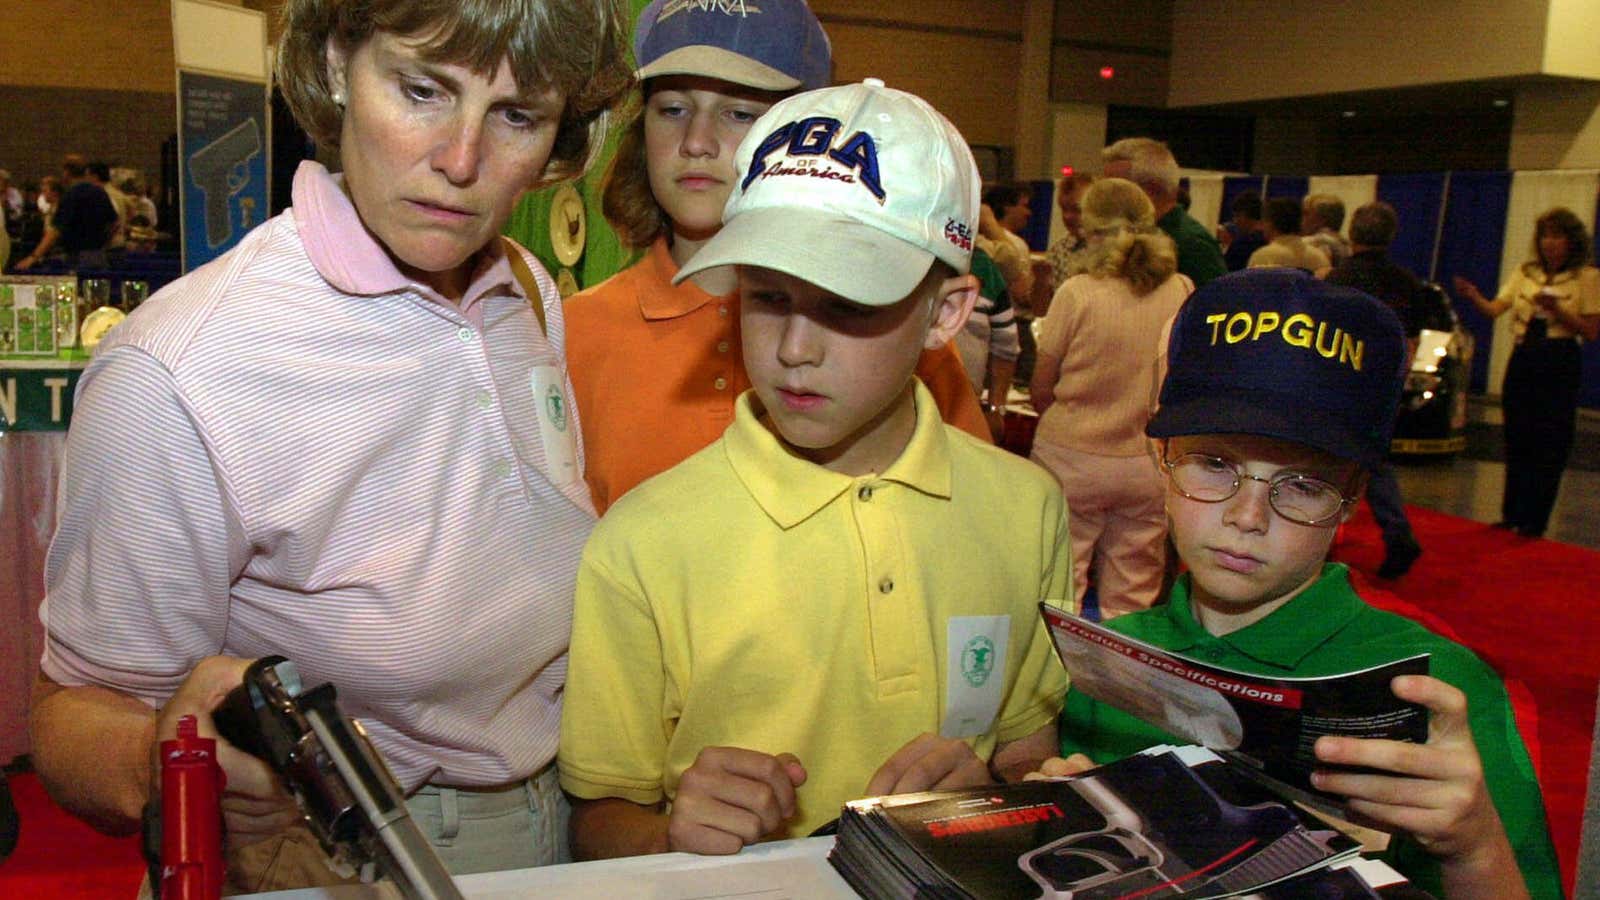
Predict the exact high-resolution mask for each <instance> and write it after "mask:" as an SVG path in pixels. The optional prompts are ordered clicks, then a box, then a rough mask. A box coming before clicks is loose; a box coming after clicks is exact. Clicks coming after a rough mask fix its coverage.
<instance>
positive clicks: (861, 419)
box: [560, 80, 1071, 857]
mask: <svg viewBox="0 0 1600 900" xmlns="http://www.w3.org/2000/svg"><path fill="white" fill-rule="evenodd" d="M738 170H739V172H740V173H741V181H740V183H739V185H737V187H736V188H735V190H734V192H733V194H732V196H731V198H730V200H729V202H728V205H727V208H726V210H725V211H724V213H723V220H724V222H725V225H724V227H723V228H722V230H721V231H720V232H718V234H717V235H716V236H715V237H714V238H712V239H711V241H710V242H709V243H708V244H707V245H706V246H705V247H704V248H702V249H701V251H700V252H699V254H698V255H696V256H695V257H694V258H693V259H692V260H690V262H689V264H688V265H687V266H685V267H684V269H683V270H682V272H681V273H680V274H679V276H678V277H679V278H684V277H687V276H689V275H691V274H693V273H694V272H696V271H699V270H701V269H705V268H709V267H712V266H724V265H733V266H736V267H737V271H738V280H739V291H740V304H741V336H742V340H743V342H744V359H745V365H746V367H747V368H748V370H749V374H750V380H751V383H752V385H753V389H752V390H750V391H748V392H746V393H745V394H744V395H743V396H742V397H740V399H739V403H738V408H737V411H736V414H735V420H734V422H733V424H732V425H730V426H729V428H728V430H727V431H726V432H725V433H724V434H723V436H722V438H721V439H719V440H718V441H717V442H716V443H714V444H712V445H711V446H710V447H708V448H706V449H705V450H703V451H701V452H700V453H698V454H696V455H694V456H692V457H690V458H689V459H687V460H685V461H684V462H683V463H681V464H680V465H678V466H676V467H674V468H673V469H671V470H669V471H667V472H666V473H663V474H662V475H660V476H658V477H656V478H654V479H652V480H650V481H647V482H645V483H644V484H643V485H641V486H640V487H638V488H637V489H635V490H634V491H632V492H630V493H629V494H628V495H626V496H624V497H623V498H622V499H621V501H620V502H618V503H617V504H616V505H615V506H613V507H612V508H611V510H610V511H609V512H608V513H607V515H606V516H605V518H604V519H603V520H602V521H601V522H600V525H599V527H598V528H597V529H596V530H595V533H594V535H593V537H592V538H591V539H590V542H589V544H588V546H587V547H586V548H585V550H584V557H583V563H582V565H581V567H580V570H579V575H578V595H577V609H576V613H575V618H574V622H573V635H572V650H571V668H570V671H569V675H568V680H567V690H566V700H565V703H566V708H565V712H564V714H563V719H562V728H561V749H560V769H561V784H562V787H563V788H565V789H566V790H567V792H568V793H569V794H570V795H571V796H572V797H573V798H575V804H574V809H573V839H574V852H575V854H576V855H578V856H580V857H601V856H622V855H630V854H637V853H650V852H660V851H666V850H688V851H694V852H700V853H733V852H737V851H738V850H739V849H740V848H741V847H743V846H744V845H746V844H750V843H754V842H756V841H760V840H767V839H772V838H780V837H799V836H804V835H805V834H807V833H809V832H810V831H811V830H812V829H814V828H816V827H817V826H819V825H822V824H823V823H825V822H827V821H829V820H831V819H833V818H834V817H836V816H837V815H838V814H839V809H840V807H841V805H843V803H844V802H846V801H848V800H850V799H853V798H856V797H861V796H869V795H875V794H884V793H897V792H904V791H918V790H926V789H932V788H952V787H969V786H973V785H978V784H985V783H990V782H992V781H993V780H994V779H995V778H996V777H1012V776H1016V777H1020V775H1021V774H1022V773H1025V772H1027V771H1029V770H1030V769H1031V768H1033V767H1034V764H1036V763H1037V762H1039V761H1040V760H1042V759H1044V758H1045V757H1047V756H1050V755H1051V754H1052V751H1053V750H1054V748H1055V737H1056V731H1055V724H1054V716H1055V713H1056V712H1057V711H1058V710H1059V708H1060V705H1061V698H1062V696H1063V694H1064V692H1065V690H1066V681H1065V676H1064V674H1063V672H1062V671H1061V667H1060V665H1059V664H1058V663H1057V662H1056V661H1055V659H1054V658H1053V656H1052V652H1051V648H1050V644H1049V641H1048V638H1047V637H1046V636H1045V634H1044V631H1043V629H1042V628H1041V626H1040V623H1039V620H1038V615H1037V612H1036V610H1035V604H1036V602H1037V601H1038V600H1040V599H1044V598H1054V599H1056V600H1057V601H1058V602H1068V601H1070V597H1071V593H1070V590H1068V584H1069V581H1070V576H1071V563H1070V559H1069V549H1068V547H1069V544H1068V541H1067V527H1066V520H1065V516H1064V513H1065V509H1064V504H1063V501H1062V497H1061V491H1060V489H1059V488H1058V487H1057V486H1056V484H1055V482H1054V481H1053V480H1052V479H1051V478H1050V476H1049V475H1048V474H1047V473H1045V472H1044V471H1043V470H1042V469H1039V468H1037V467H1035V466H1033V465H1032V464H1031V463H1028V462H1026V461H1025V460H1022V459H1020V458H1017V457H1014V456H1011V455H1009V454H1006V453H1005V452H1003V451H1000V450H997V449H996V448H994V447H992V446H989V445H987V444H984V443H982V442H980V441H977V440H975V439H973V438H971V437H970V436H968V435H966V434H964V433H962V432H960V431H957V430H955V429H951V428H949V427H947V426H945V425H944V424H943V423H942V422H941V421H940V417H939V413H938V410H937V409H935V407H934V405H933V401H932V399H931V397H930V396H929V394H928V391H927V389H926V388H925V387H923V386H922V385H921V383H920V382H918V381H917V380H916V379H915V378H914V377H913V374H912V373H913V369H914V368H915V366H916V362H917V358H918V357H919V355H920V354H921V353H922V351H923V349H924V348H928V347H938V346H940V345H941V344H943V343H944V342H946V341H948V340H950V338H951V337H952V336H953V335H954V334H955V333H956V332H958V331H959V330H960V329H961V327H962V324H963V323H964V322H965V320H966V317H967V315H968V314H969V313H970V312H971V309H972V305H973V302H974V300H975V298H976V294H977V284H976V282H975V280H974V279H973V278H972V277H971V276H970V275H968V274H967V270H968V265H969V261H970V258H971V247H972V235H973V233H974V231H975V229H976V227H977V218H978V191H979V184H978V174H977V167H976V166H975V164H974V163H973V160H972V155H971V152H970V151H969V150H968V149H967V146H966V143H965V141H964V140H963V139H962V138H961V135H960V134H959V133H958V132H957V131H956V130H955V128H954V126H952V125H951V124H950V123H949V122H948V121H946V120H945V118H944V117H943V116H941V115H939V113H938V112H936V111H935V110H934V109H933V108H932V107H930V106H928V104H926V103H925V102H923V101H922V100H920V99H918V98H916V97H914V96H912V95H910V94H906V93H903V92H901V91H896V90H891V89H889V88H886V87H884V86H883V84H882V83H881V82H877V81H873V80H869V81H867V82H865V83H863V84H856V85H846V86H841V87H835V88H827V89H824V90H820V91H811V92H808V93H804V94H799V95H796V96H794V97H791V98H788V99H786V100H784V101H782V102H780V103H778V104H777V105H775V106H773V107H772V109H771V110H769V111H768V112H767V113H766V114H765V115H764V116H762V118H761V119H760V121H758V122H757V123H756V125H755V126H754V127H752V128H751V130H750V132H749V135H748V136H747V137H746V138H745V140H744V141H743V143H742V144H741V145H740V147H739V151H738ZM646 438H647V436H646Z"/></svg>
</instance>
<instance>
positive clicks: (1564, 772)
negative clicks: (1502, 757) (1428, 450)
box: [1334, 507, 1600, 892]
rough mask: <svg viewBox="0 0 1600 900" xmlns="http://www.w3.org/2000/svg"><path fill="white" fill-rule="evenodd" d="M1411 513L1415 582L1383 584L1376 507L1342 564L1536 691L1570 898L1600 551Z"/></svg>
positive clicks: (1551, 809) (1539, 734) (1596, 680)
mask: <svg viewBox="0 0 1600 900" xmlns="http://www.w3.org/2000/svg"><path fill="white" fill-rule="evenodd" d="M1406 512H1407V514H1408V515H1409V516H1410V518H1411V524H1412V527H1413V528H1414V529H1415V531H1416V534H1417V537H1418V539H1419V540H1420V541H1421V543H1422V547H1423V555H1422V558H1421V559H1420V560H1418V561H1417V564H1416V566H1415V567H1414V568H1413V569H1412V570H1411V572H1410V573H1408V574H1407V575H1406V576H1405V577H1404V578H1401V579H1399V580H1398V581H1395V582H1381V581H1377V580H1376V579H1375V576H1374V574H1373V573H1374V572H1375V571H1376V570H1377V568H1378V563H1379V562H1380V561H1382V559H1383V543H1382V541H1381V539H1380V538H1379V536H1378V530H1377V527H1376V526H1375V525H1374V524H1373V522H1372V519H1371V516H1370V514H1369V513H1368V512H1367V511H1366V509H1365V507H1363V509H1362V512H1361V514H1360V515H1359V516H1358V517H1357V518H1356V519H1355V520H1353V521H1352V522H1351V523H1350V524H1349V525H1347V526H1346V527H1345V530H1344V533H1343V534H1341V535H1340V539H1339V542H1338V543H1337V544H1336V546H1335V549H1334V557H1335V558H1336V559H1338V560H1340V561H1342V562H1345V563H1348V564H1350V566H1351V568H1352V569H1355V570H1357V571H1358V572H1359V573H1360V574H1361V575H1364V576H1365V577H1366V579H1367V580H1368V581H1369V582H1370V583H1373V584H1376V585H1378V586H1379V587H1381V588H1384V589H1387V590H1388V591H1390V592H1391V593H1393V594H1394V595H1396V596H1397V597H1399V598H1400V599H1401V600H1402V601H1405V602H1407V603H1410V604H1414V605H1415V606H1417V607H1419V608H1421V609H1422V610H1423V611H1424V612H1425V613H1426V614H1427V615H1424V616H1421V617H1419V618H1422V619H1423V621H1424V622H1425V623H1428V616H1429V615H1431V616H1436V617H1437V618H1438V619H1441V620H1443V621H1444V622H1445V623H1446V624H1447V625H1448V626H1449V629H1450V630H1453V631H1454V632H1455V637H1456V638H1457V639H1458V640H1460V641H1461V642H1462V643H1464V644H1466V645H1467V646H1469V647H1471V648H1472V649H1473V650H1475V651H1477V653H1478V655H1479V656H1481V657H1483V659H1484V660H1485V661H1486V662H1488V663H1489V664H1490V665H1492V666H1494V668H1495V669H1496V670H1497V671H1499V672H1500V674H1501V675H1502V676H1504V677H1506V678H1507V679H1508V682H1512V681H1520V682H1521V683H1522V685H1523V686H1525V687H1526V688H1527V690H1528V693H1531V695H1532V697H1531V699H1532V703H1533V705H1534V706H1535V707H1536V712H1534V711H1533V710H1530V709H1528V708H1526V707H1525V706H1524V705H1522V704H1519V707H1518V717H1519V725H1520V727H1521V729H1522V732H1523V739H1524V740H1525V741H1527V743H1528V749H1529V751H1530V752H1531V753H1532V754H1533V756H1534V762H1535V765H1536V766H1537V767H1538V770H1539V780H1540V784H1541V785H1542V787H1543V789H1544V802H1545V807H1546V812H1547V813H1548V814H1549V817H1550V831H1551V834H1552V836H1553V837H1554V839H1555V845H1556V853H1557V855H1558V856H1559V858H1560V861H1561V871H1562V877H1563V880H1564V882H1565V883H1566V886H1567V890H1568V891H1569V892H1570V891H1571V889H1572V877H1573V872H1574V869H1575V867H1576V865H1577V859H1578V838H1579V829H1580V828H1581V827H1582V823H1583V800H1584V790H1585V786H1586V784H1587V782H1588V774H1589V744H1590V739H1591V737H1592V735H1593V729H1594V717H1595V691H1596V686H1597V685H1600V653H1597V652H1596V651H1595V647H1594V642H1593V638H1594V635H1595V628H1594V623H1595V622H1596V620H1597V616H1596V611H1597V601H1596V599H1595V598H1596V597H1600V553H1597V552H1595V551H1593V550H1589V549H1586V548H1583V547H1575V546H1572V545H1570V544H1559V543H1556V542H1554V541H1545V540H1535V539H1532V538H1522V537H1517V536H1516V535H1513V534H1512V533H1510V532H1508V531H1504V530H1500V529H1494V528H1490V527H1489V526H1487V525H1484V524H1482V523H1479V522H1472V521H1469V520H1467V519H1460V518H1456V517H1455V516H1448V515H1444V514H1442V513H1436V512H1432V511H1430V510H1426V509H1418V508H1416V507H1408V508H1407V510H1406ZM1380 605H1381V604H1380ZM1397 611H1399V612H1404V610H1397ZM1428 624H1432V623H1428ZM1437 630H1445V629H1437ZM1512 686H1513V688H1514V687H1515V685H1514V683H1513V684H1512ZM1530 719H1532V720H1534V721H1533V722H1531V723H1530V721H1529V720H1530Z"/></svg>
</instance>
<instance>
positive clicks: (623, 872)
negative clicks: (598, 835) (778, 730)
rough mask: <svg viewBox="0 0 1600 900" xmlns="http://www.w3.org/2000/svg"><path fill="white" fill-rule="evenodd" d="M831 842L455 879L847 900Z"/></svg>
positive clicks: (342, 896)
mask: <svg viewBox="0 0 1600 900" xmlns="http://www.w3.org/2000/svg"><path fill="white" fill-rule="evenodd" d="M831 849H833V838H831V837H822V838H803V839H801V840H795V841H774V842H773V843H770V844H757V845H755V846H753V847H746V848H745V849H744V851H743V852H741V853H739V854H738V855H736V856H695V855H693V854H690V853H660V854H656V855H654V856H633V857H628V858H626V859H609V860H603V861H600V862H587V863H571V864H569V865H565V866H548V867H546V868H542V869H517V870H514V871H511V872H484V873H482V874H479V875H463V876H461V877H460V878H458V879H456V883H457V884H458V885H460V887H461V892H462V893H463V894H465V895H466V896H467V897H469V898H472V900H491V898H492V900H512V898H523V897H538V898H540V900H595V898H597V897H600V898H609V897H649V898H652V900H693V898H702V897H705V898H710V897H716V898H718V900H742V898H750V900H755V898H760V900H778V898H788V897H805V898H807V900H811V898H820V900H827V898H854V897H855V896H856V893H855V892H854V891H852V890H851V889H850V886H849V885H848V884H846V883H845V881H844V879H843V878H840V877H839V873H837V872H835V871H834V870H833V867H832V866H830V865H828V859H827V857H828V851H829V850H831ZM249 896H251V897H256V898H259V900H267V898H271V900H359V898H386V900H387V898H394V897H398V896H399V894H398V892H396V891H394V890H393V888H392V887H390V886H388V885H385V886H383V887H382V888H379V887H375V886H372V885H354V886H350V887H336V888H307V889H305V890H299V891H275V892H273V893H270V894H251V895H249Z"/></svg>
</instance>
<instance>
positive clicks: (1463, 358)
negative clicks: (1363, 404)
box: [1389, 282, 1473, 456]
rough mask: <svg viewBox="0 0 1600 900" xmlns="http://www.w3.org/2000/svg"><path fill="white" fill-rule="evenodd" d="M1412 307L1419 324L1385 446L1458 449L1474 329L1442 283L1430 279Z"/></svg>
mask: <svg viewBox="0 0 1600 900" xmlns="http://www.w3.org/2000/svg"><path fill="white" fill-rule="evenodd" d="M1415 303H1416V308H1415V310H1414V312H1415V314H1416V316H1417V318H1418V319H1419V321H1420V324H1421V326H1422V333H1421V334H1420V335H1419V337H1418V339H1417V352H1416V355H1415V356H1414V357H1412V360H1411V370H1410V371H1409V372H1407V373H1406V382H1405V388H1404V389H1403V390H1402V391H1401V393H1400V412H1399V418H1398V419H1397V420H1396V421H1395V426H1394V440H1393V441H1392V442H1391V443H1390V445H1389V451H1390V452H1391V453H1395V454H1403V455H1408V456H1437V455H1449V454H1453V453H1457V452H1459V451H1461V450H1462V449H1464V448H1465V447H1466V444H1467V438H1466V427H1467V377H1468V374H1469V373H1470V372H1471V370H1472V349H1473V347H1472V345H1473V341H1472V334H1471V333H1470V332H1468V331H1467V330H1466V329H1465V328H1463V327H1462V326H1461V321H1460V319H1458V318H1457V317H1456V313H1455V309H1454V308H1453V307H1452V306H1451V305H1450V298H1449V296H1448V295H1446V294H1445V292H1444V288H1442V287H1440V286H1439V285H1438V284H1435V283H1432V282H1429V283H1428V284H1426V285H1424V286H1423V290H1422V291H1421V292H1420V293H1419V295H1418V297H1417V298H1416V301H1415Z"/></svg>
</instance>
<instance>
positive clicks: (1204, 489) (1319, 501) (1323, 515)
mask: <svg viewBox="0 0 1600 900" xmlns="http://www.w3.org/2000/svg"><path fill="white" fill-rule="evenodd" d="M1167 469H1168V471H1170V472H1171V473H1172V480H1173V482H1174V483H1175V484H1176V485H1177V487H1178V490H1179V491H1182V492H1183V494H1184V496H1186V497H1190V498H1192V499H1194V500H1201V501H1204V502H1207V503H1220V502H1221V501H1223V500H1226V499H1228V498H1229V497H1232V496H1233V495H1234V494H1236V493H1238V492H1239V485H1240V484H1241V483H1242V482H1243V481H1244V480H1245V479H1255V480H1257V481H1262V480H1265V479H1261V478H1257V477H1256V476H1253V475H1246V474H1244V473H1243V472H1241V471H1239V468H1238V466H1237V465H1236V464H1234V463H1232V462H1229V461H1228V460H1225V459H1220V458H1218V457H1215V456H1207V455H1205V454H1203V453H1185V454H1184V455H1182V456H1180V457H1178V458H1177V459H1175V460H1172V461H1170V462H1168V463H1167ZM1269 483H1270V484H1271V486H1272V490H1271V491H1270V492H1269V494H1268V502H1269V503H1270V504H1271V506H1272V508H1273V509H1274V510H1276V511H1277V512H1278V514H1279V515H1281V516H1283V517H1284V518H1285V519H1288V520H1290V521H1292V522H1299V523H1300V524H1303V525H1318V524H1322V523H1324V522H1325V521H1326V520H1328V519H1330V518H1332V517H1333V516H1335V515H1337V514H1338V512H1339V509H1340V508H1341V507H1342V506H1343V505H1344V497H1343V495H1341V494H1340V493H1339V489H1338V488H1336V487H1334V486H1333V485H1331V484H1329V483H1328V482H1326V481H1323V480H1321V479H1320V478H1312V477H1310V476H1308V475H1292V474H1291V475H1282V476H1279V477H1277V478H1274V479H1272V480H1271V481H1270V482H1269Z"/></svg>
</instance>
